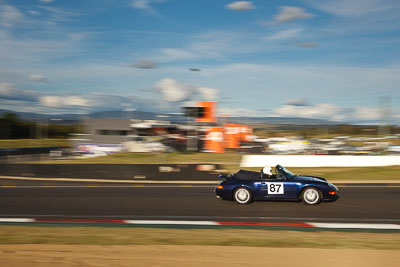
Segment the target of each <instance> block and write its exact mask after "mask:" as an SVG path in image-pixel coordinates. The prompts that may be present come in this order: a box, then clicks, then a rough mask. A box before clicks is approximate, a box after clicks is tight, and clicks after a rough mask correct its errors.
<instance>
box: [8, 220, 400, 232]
mask: <svg viewBox="0 0 400 267" xmlns="http://www.w3.org/2000/svg"><path fill="white" fill-rule="evenodd" d="M0 223H90V224H96V223H112V224H133V225H160V226H161V225H164V226H165V225H171V226H174V225H176V226H184V225H187V226H260V227H288V228H290V227H300V228H301V227H303V228H319V229H370V230H400V224H375V223H319V222H245V221H241V222H237V221H172V220H107V219H106V220H101V219H100V220H96V219H63V218H61V219H34V218H0Z"/></svg>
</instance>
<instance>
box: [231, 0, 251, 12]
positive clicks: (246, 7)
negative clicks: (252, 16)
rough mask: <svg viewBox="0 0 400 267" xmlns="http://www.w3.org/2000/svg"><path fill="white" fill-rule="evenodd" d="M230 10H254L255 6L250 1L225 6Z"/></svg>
mask: <svg viewBox="0 0 400 267" xmlns="http://www.w3.org/2000/svg"><path fill="white" fill-rule="evenodd" d="M225 6H226V7H227V8H228V9H231V10H236V11H244V10H251V9H254V8H255V7H254V5H253V3H252V2H250V1H236V2H232V3H230V4H227V5H225Z"/></svg>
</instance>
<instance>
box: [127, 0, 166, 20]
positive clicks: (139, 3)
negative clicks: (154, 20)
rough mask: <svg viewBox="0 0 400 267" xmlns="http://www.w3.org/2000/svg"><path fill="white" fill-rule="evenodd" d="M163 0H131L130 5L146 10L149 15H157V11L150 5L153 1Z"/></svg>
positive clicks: (160, 0)
mask: <svg viewBox="0 0 400 267" xmlns="http://www.w3.org/2000/svg"><path fill="white" fill-rule="evenodd" d="M160 2H164V0H133V1H132V4H131V5H132V7H133V8H135V9H140V10H143V11H146V12H147V13H148V14H150V15H154V16H158V13H157V11H156V10H155V9H154V8H153V7H152V6H151V5H152V4H153V3H160Z"/></svg>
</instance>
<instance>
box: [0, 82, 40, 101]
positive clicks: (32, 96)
mask: <svg viewBox="0 0 400 267" xmlns="http://www.w3.org/2000/svg"><path fill="white" fill-rule="evenodd" d="M37 97H38V94H37V93H36V92H34V91H29V90H21V89H18V88H15V86H14V85H12V84H9V83H0V99H2V100H18V101H31V102H32V101H33V102H34V101H37Z"/></svg>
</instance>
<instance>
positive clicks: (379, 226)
mask: <svg viewBox="0 0 400 267" xmlns="http://www.w3.org/2000/svg"><path fill="white" fill-rule="evenodd" d="M308 224H311V225H312V226H313V227H317V228H330V229H332V228H335V229H380V230H400V225H398V224H374V223H313V222H310V223H308Z"/></svg>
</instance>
